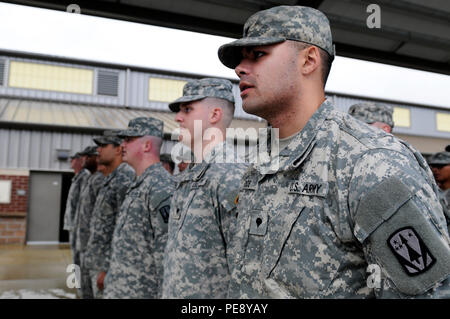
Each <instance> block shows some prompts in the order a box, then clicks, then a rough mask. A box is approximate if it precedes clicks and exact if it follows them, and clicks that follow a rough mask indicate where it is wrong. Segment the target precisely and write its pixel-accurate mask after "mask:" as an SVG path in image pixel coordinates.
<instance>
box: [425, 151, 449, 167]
mask: <svg viewBox="0 0 450 319" xmlns="http://www.w3.org/2000/svg"><path fill="white" fill-rule="evenodd" d="M428 164H429V165H450V152H438V153H434V154H433V155H431V156H430V157H429V158H428Z"/></svg>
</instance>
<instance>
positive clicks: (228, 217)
mask: <svg viewBox="0 0 450 319" xmlns="http://www.w3.org/2000/svg"><path fill="white" fill-rule="evenodd" d="M245 168H246V166H244V165H241V164H233V167H232V168H231V169H230V168H228V169H227V170H226V173H224V174H223V175H222V176H221V178H220V179H219V181H218V185H217V200H218V202H219V205H220V206H219V218H220V223H221V225H220V227H221V229H222V232H223V235H224V237H225V241H226V243H229V242H230V240H231V239H232V233H233V229H234V222H235V221H236V213H237V208H236V207H237V206H236V199H237V196H238V194H239V185H240V182H241V178H242V175H243V174H244V172H245Z"/></svg>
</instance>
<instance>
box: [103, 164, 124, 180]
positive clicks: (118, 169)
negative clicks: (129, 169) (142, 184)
mask: <svg viewBox="0 0 450 319" xmlns="http://www.w3.org/2000/svg"><path fill="white" fill-rule="evenodd" d="M125 165H127V164H126V163H125V162H122V163H120V164H119V166H117V167H116V169H115V170H113V171H112V172H111V174H109V175H108V177H106V179H105V182H104V185H106V184H109V182H110V181H111V180H113V179H114V178H115V177H116V175H117V174H118V172H119V171H121V170H122V169H123V168H124V167H125Z"/></svg>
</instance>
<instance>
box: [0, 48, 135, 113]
mask: <svg viewBox="0 0 450 319" xmlns="http://www.w3.org/2000/svg"><path fill="white" fill-rule="evenodd" d="M0 58H1V59H2V60H6V61H11V60H12V61H18V62H32V63H41V64H48V65H55V66H65V67H74V68H84V69H89V70H93V71H94V77H93V91H92V92H93V94H92V95H91V94H75V93H66V92H55V91H46V90H33V89H23V88H15V87H9V86H8V75H9V63H6V65H5V67H6V69H5V85H3V86H0V96H17V97H24V98H29V99H36V100H55V101H66V102H76V103H83V104H99V105H108V106H123V105H124V102H125V100H124V88H125V74H126V73H125V71H123V70H120V69H110V68H103V67H92V66H85V65H82V64H73V63H60V62H55V61H51V60H50V59H49V60H48V61H45V60H42V59H39V60H38V59H27V58H18V57H17V58H11V57H5V56H0ZM99 70H106V71H114V72H118V73H119V90H118V96H117V97H115V96H106V95H97V93H96V92H97V87H96V86H97V73H98V71H99Z"/></svg>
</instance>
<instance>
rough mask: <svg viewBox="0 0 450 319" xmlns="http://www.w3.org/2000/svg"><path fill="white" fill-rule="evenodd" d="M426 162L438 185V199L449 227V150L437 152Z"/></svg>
mask: <svg viewBox="0 0 450 319" xmlns="http://www.w3.org/2000/svg"><path fill="white" fill-rule="evenodd" d="M428 164H429V165H430V167H431V171H432V172H433V175H434V178H435V180H436V182H437V184H438V185H439V201H440V202H441V205H442V207H443V209H444V213H445V216H446V218H447V227H450V152H438V153H435V154H433V155H431V156H430V158H429V159H428Z"/></svg>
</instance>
